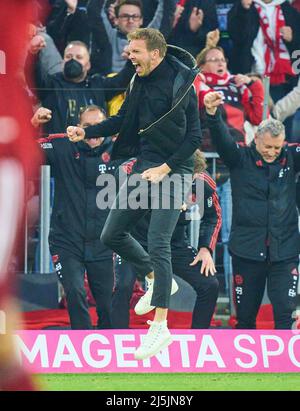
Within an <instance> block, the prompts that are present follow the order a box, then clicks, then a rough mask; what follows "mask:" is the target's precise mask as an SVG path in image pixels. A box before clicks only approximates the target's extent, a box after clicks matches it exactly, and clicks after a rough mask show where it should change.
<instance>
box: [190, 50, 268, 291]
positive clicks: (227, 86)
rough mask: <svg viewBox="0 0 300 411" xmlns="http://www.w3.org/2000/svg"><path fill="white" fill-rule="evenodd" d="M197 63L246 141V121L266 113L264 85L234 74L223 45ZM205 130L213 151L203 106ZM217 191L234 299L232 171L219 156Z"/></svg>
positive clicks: (235, 129)
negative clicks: (230, 251)
mask: <svg viewBox="0 0 300 411" xmlns="http://www.w3.org/2000/svg"><path fill="white" fill-rule="evenodd" d="M197 63H198V66H199V68H200V70H201V75H202V76H203V78H204V80H205V82H206V84H207V85H208V86H209V87H210V88H211V89H213V90H216V91H219V92H220V93H222V95H223V104H222V107H221V108H220V111H221V112H222V117H223V119H224V121H225V122H226V124H227V125H228V127H229V129H230V134H231V135H232V136H233V138H234V139H235V141H236V142H241V143H245V131H244V123H245V121H246V120H249V121H250V123H251V124H253V125H258V124H259V123H260V122H261V120H262V114H263V96H264V92H263V86H262V82H261V81H260V80H259V79H257V80H255V81H253V80H252V79H251V78H250V77H248V76H246V75H242V74H238V75H235V76H233V75H231V74H230V72H229V71H228V69H227V60H226V57H225V55H224V51H223V49H222V48H220V47H212V48H206V49H204V50H202V52H201V53H200V54H199V55H198V56H197ZM200 117H201V120H202V122H201V124H202V132H203V142H202V146H201V147H202V149H203V150H204V151H206V152H214V151H215V147H214V145H213V144H212V140H211V136H210V132H209V129H208V128H207V125H206V115H205V110H204V108H202V109H200ZM216 182H217V192H218V196H219V198H220V203H221V208H222V221H223V223H222V231H221V233H222V243H223V251H224V252H223V265H224V274H225V286H226V293H227V294H228V296H229V298H230V299H231V289H230V288H231V287H230V284H231V276H232V267H231V259H230V256H229V252H228V240H229V233H230V227H231V215H232V200H231V186H230V179H229V171H228V169H227V167H225V166H224V164H223V163H222V162H221V161H220V160H217V169H216Z"/></svg>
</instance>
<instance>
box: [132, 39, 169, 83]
mask: <svg viewBox="0 0 300 411" xmlns="http://www.w3.org/2000/svg"><path fill="white" fill-rule="evenodd" d="M128 51H129V59H130V60H131V62H132V64H133V65H134V67H135V71H136V73H137V75H138V76H139V77H145V76H148V75H149V74H150V73H151V71H153V70H154V69H155V68H156V67H157V66H158V65H159V64H160V62H161V61H162V57H160V54H159V50H158V49H154V50H151V51H149V50H148V49H147V45H146V41H145V40H131V41H130V43H129V48H128Z"/></svg>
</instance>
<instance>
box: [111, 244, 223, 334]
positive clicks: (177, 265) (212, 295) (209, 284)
mask: <svg viewBox="0 0 300 411" xmlns="http://www.w3.org/2000/svg"><path fill="white" fill-rule="evenodd" d="M196 254H197V251H196V250H195V249H194V248H192V247H185V248H176V249H172V270H173V273H174V274H176V275H177V276H178V277H180V278H182V279H183V280H185V281H186V282H187V283H189V284H190V285H191V286H192V287H193V288H194V290H195V291H196V294H197V297H196V302H195V306H194V309H193V317H192V328H195V329H197V328H198V329H199V328H209V325H210V321H211V318H212V316H213V313H214V309H215V306H216V302H217V298H218V289H219V282H218V280H217V278H216V277H215V276H211V275H210V276H209V277H205V276H204V275H202V274H200V267H201V264H200V263H198V264H197V265H195V266H190V263H191V262H192V261H193V259H194V257H195V256H196ZM115 273H116V287H115V290H114V293H113V301H112V326H113V328H128V327H129V303H130V298H131V295H132V290H133V286H134V282H135V280H136V278H137V276H136V272H135V271H134V269H133V266H132V265H131V264H130V263H128V262H127V261H124V260H122V258H120V257H119V256H117V258H116V260H115Z"/></svg>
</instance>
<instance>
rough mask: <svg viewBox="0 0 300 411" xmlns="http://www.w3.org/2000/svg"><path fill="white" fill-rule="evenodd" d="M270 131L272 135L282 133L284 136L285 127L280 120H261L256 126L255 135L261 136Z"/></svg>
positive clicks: (275, 135) (276, 135)
mask: <svg viewBox="0 0 300 411" xmlns="http://www.w3.org/2000/svg"><path fill="white" fill-rule="evenodd" d="M266 133H270V134H271V136H272V137H278V136H280V135H283V136H284V138H285V128H284V125H283V124H282V122H281V121H279V120H275V119H274V118H270V119H267V120H263V121H262V122H261V123H260V125H259V126H258V128H257V131H256V135H258V136H262V135H264V134H266Z"/></svg>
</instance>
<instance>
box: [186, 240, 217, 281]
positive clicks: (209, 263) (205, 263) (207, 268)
mask: <svg viewBox="0 0 300 411" xmlns="http://www.w3.org/2000/svg"><path fill="white" fill-rule="evenodd" d="M199 261H202V264H201V268H200V273H201V274H204V275H205V277H208V276H209V274H211V275H215V273H216V272H217V270H216V267H215V263H214V260H213V258H212V256H211V254H210V252H209V250H208V249H207V248H205V247H202V248H200V250H199V252H198V254H197V255H196V257H195V258H194V261H193V262H192V263H191V264H190V265H192V266H193V265H196V264H198V263H199Z"/></svg>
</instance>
